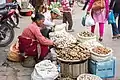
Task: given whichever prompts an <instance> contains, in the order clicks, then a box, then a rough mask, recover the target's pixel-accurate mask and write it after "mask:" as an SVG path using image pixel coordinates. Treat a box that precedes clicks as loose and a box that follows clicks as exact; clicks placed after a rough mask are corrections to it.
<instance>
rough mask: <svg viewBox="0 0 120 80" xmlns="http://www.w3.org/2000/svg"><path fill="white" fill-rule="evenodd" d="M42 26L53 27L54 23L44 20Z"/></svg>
mask: <svg viewBox="0 0 120 80" xmlns="http://www.w3.org/2000/svg"><path fill="white" fill-rule="evenodd" d="M44 25H46V26H54V25H55V23H54V22H51V21H49V20H47V19H45V21H44Z"/></svg>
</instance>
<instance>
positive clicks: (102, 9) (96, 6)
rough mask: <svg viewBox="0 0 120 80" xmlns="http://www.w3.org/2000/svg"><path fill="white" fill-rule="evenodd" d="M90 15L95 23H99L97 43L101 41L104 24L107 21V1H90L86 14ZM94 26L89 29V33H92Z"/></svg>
mask: <svg viewBox="0 0 120 80" xmlns="http://www.w3.org/2000/svg"><path fill="white" fill-rule="evenodd" d="M90 10H91V15H92V17H93V19H94V21H95V23H99V41H102V40H103V33H104V24H105V22H106V21H107V19H108V12H109V0H90V3H89V7H88V9H87V13H88V14H89V13H90ZM94 30H95V25H94V26H92V27H91V32H92V33H94Z"/></svg>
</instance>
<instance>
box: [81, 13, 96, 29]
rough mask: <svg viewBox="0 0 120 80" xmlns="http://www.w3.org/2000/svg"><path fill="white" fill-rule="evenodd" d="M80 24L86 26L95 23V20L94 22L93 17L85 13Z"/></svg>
mask: <svg viewBox="0 0 120 80" xmlns="http://www.w3.org/2000/svg"><path fill="white" fill-rule="evenodd" d="M82 25H83V26H87V27H90V26H93V25H95V22H94V20H93V18H92V17H91V15H85V16H84V17H83V18H82Z"/></svg>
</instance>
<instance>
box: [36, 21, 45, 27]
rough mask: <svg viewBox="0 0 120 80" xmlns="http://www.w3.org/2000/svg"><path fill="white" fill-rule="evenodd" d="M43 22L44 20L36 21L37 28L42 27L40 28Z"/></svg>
mask: <svg viewBox="0 0 120 80" xmlns="http://www.w3.org/2000/svg"><path fill="white" fill-rule="evenodd" d="M44 21H45V19H42V20H37V25H38V26H39V27H42V26H43V25H44Z"/></svg>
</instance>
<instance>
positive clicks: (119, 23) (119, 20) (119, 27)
mask: <svg viewBox="0 0 120 80" xmlns="http://www.w3.org/2000/svg"><path fill="white" fill-rule="evenodd" d="M118 32H119V34H120V14H119V17H118Z"/></svg>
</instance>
